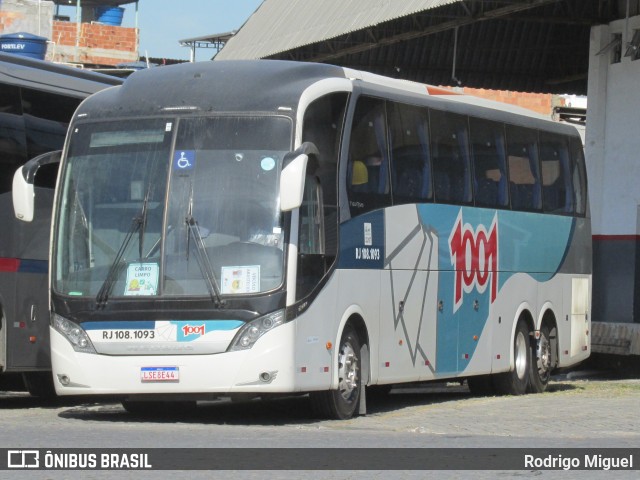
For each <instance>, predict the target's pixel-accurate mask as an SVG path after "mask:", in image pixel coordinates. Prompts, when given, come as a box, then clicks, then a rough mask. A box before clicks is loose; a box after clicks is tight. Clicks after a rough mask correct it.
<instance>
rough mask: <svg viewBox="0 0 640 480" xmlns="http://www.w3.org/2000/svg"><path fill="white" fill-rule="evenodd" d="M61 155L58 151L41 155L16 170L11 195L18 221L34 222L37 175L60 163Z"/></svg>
mask: <svg viewBox="0 0 640 480" xmlns="http://www.w3.org/2000/svg"><path fill="white" fill-rule="evenodd" d="M61 154H62V152H61V151H60V150H56V151H55V152H48V153H45V154H43V155H39V156H37V157H35V158H33V159H31V160H29V161H28V162H27V163H25V164H24V165H23V166H22V167H20V168H18V170H16V173H15V174H14V175H13V185H12V189H11V195H12V198H13V211H14V213H15V215H16V218H18V220H22V221H23V222H31V221H32V220H33V213H34V199H35V190H34V188H33V183H34V180H35V177H36V173H38V169H39V168H40V167H42V166H43V165H49V164H51V163H60V157H61Z"/></svg>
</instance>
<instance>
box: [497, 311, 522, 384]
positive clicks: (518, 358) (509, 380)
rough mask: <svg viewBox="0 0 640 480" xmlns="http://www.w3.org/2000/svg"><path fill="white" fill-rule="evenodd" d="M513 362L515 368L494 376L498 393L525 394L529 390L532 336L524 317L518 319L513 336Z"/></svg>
mask: <svg viewBox="0 0 640 480" xmlns="http://www.w3.org/2000/svg"><path fill="white" fill-rule="evenodd" d="M513 363H514V366H513V370H511V371H510V372H505V373H499V374H497V375H495V376H494V382H493V383H494V386H495V388H496V392H497V393H500V394H503V395H523V394H524V393H526V392H527V388H528V386H529V377H530V373H531V336H530V335H529V329H528V328H527V324H526V322H525V321H524V320H523V319H520V320H518V325H517V326H516V332H515V335H514V337H513Z"/></svg>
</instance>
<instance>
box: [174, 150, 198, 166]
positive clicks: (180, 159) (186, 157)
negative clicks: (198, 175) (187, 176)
mask: <svg viewBox="0 0 640 480" xmlns="http://www.w3.org/2000/svg"><path fill="white" fill-rule="evenodd" d="M195 166H196V151H195V150H178V151H177V152H176V153H175V154H174V155H173V169H174V170H191V169H193V168H194V167H195Z"/></svg>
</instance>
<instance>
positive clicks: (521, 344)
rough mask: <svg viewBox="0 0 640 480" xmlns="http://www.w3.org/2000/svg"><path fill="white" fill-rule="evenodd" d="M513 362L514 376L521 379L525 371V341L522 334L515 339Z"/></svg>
mask: <svg viewBox="0 0 640 480" xmlns="http://www.w3.org/2000/svg"><path fill="white" fill-rule="evenodd" d="M515 360H516V374H517V375H518V378H520V379H522V378H524V375H525V372H526V370H527V340H526V339H525V338H524V335H523V334H522V332H519V333H518V336H517V337H516V351H515Z"/></svg>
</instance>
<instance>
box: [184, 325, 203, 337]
mask: <svg viewBox="0 0 640 480" xmlns="http://www.w3.org/2000/svg"><path fill="white" fill-rule="evenodd" d="M182 333H183V334H184V336H185V337H188V336H189V335H204V325H199V326H195V325H185V326H184V327H182Z"/></svg>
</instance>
